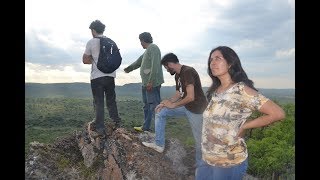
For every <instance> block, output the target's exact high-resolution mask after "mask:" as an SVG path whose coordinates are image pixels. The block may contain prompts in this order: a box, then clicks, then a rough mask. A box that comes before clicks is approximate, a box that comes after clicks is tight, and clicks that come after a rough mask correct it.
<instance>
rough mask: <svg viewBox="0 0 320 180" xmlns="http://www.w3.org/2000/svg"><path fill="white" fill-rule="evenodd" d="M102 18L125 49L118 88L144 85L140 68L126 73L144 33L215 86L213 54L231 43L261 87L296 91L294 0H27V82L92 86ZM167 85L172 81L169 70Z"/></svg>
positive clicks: (141, 51) (250, 77)
mask: <svg viewBox="0 0 320 180" xmlns="http://www.w3.org/2000/svg"><path fill="white" fill-rule="evenodd" d="M96 19H99V20H101V22H103V23H104V24H105V25H106V30H105V32H104V35H106V36H109V37H110V38H112V39H113V40H114V41H115V42H116V43H117V45H118V46H119V48H120V52H121V54H122V58H123V61H122V65H121V66H120V68H119V69H118V70H117V77H116V81H115V82H116V85H123V84H127V83H139V82H141V79H140V75H139V69H137V70H134V71H132V72H131V73H129V74H127V73H124V71H123V69H124V68H125V67H127V66H128V65H129V64H131V63H132V62H134V61H135V60H136V59H137V58H138V57H139V56H140V55H141V54H142V53H143V52H144V49H143V48H142V47H141V45H140V41H139V38H138V36H139V34H140V33H142V32H150V33H151V35H152V37H153V42H154V43H155V44H157V45H158V46H159V48H160V50H161V55H162V56H163V55H165V54H166V53H169V52H173V53H175V54H176V55H177V56H178V58H179V60H180V63H181V64H185V65H189V66H192V67H194V68H195V69H196V70H197V71H198V73H199V75H200V78H201V82H202V85H203V86H210V84H211V80H210V78H209V76H208V74H207V61H208V57H209V53H210V51H211V50H212V49H213V48H215V47H217V46H220V45H224V46H229V47H231V48H232V49H234V50H235V51H236V53H237V54H238V56H239V57H240V60H241V63H242V66H243V68H244V70H245V71H246V73H247V75H248V76H249V79H251V80H253V81H254V83H255V87H257V88H295V2H294V0H196V1H195V0H158V1H154V0H111V1H110V0H90V1H89V0H27V1H25V82H37V83H60V82H87V83H89V82H90V71H91V65H86V64H83V63H82V55H83V52H84V50H85V45H86V42H87V41H88V40H90V39H91V38H92V35H91V31H90V29H89V25H90V23H91V22H92V21H94V20H96ZM163 73H164V78H165V83H164V84H163V85H164V86H172V85H174V78H173V76H171V75H170V74H169V73H168V72H166V70H165V69H164V68H163Z"/></svg>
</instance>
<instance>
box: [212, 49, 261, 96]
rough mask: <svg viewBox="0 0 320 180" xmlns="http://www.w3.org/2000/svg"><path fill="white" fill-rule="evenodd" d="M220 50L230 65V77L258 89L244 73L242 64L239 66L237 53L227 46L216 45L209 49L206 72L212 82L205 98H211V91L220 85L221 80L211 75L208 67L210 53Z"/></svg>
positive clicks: (236, 81) (234, 80)
mask: <svg viewBox="0 0 320 180" xmlns="http://www.w3.org/2000/svg"><path fill="white" fill-rule="evenodd" d="M216 50H218V51H220V52H221V54H222V56H223V58H224V59H225V60H226V61H227V64H228V65H230V68H229V70H228V72H229V74H230V76H231V79H232V81H233V82H235V83H238V82H241V81H242V82H244V83H245V84H246V85H247V86H249V87H251V88H252V89H254V90H256V91H258V90H257V89H256V88H255V87H254V86H253V84H254V83H253V81H252V80H250V79H249V78H248V76H247V74H246V72H245V71H244V70H243V68H242V66H241V62H240V59H239V57H238V55H237V53H236V52H235V51H234V50H233V49H231V48H229V47H227V46H218V47H216V48H214V49H212V50H211V52H210V54H209V58H208V74H209V76H210V77H211V79H212V84H211V86H210V87H209V89H208V91H207V98H208V100H210V99H211V96H212V93H213V92H214V91H215V90H216V89H217V88H218V87H219V86H220V84H221V82H220V80H219V78H217V77H215V76H213V75H212V72H211V69H210V63H211V54H212V53H213V52H214V51H216Z"/></svg>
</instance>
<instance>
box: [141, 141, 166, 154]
mask: <svg viewBox="0 0 320 180" xmlns="http://www.w3.org/2000/svg"><path fill="white" fill-rule="evenodd" d="M142 144H143V145H145V146H147V147H149V148H152V149H154V150H156V151H157V152H159V153H162V152H163V151H164V147H161V146H158V145H156V144H155V143H148V142H142Z"/></svg>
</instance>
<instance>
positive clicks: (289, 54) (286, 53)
mask: <svg viewBox="0 0 320 180" xmlns="http://www.w3.org/2000/svg"><path fill="white" fill-rule="evenodd" d="M275 56H276V57H277V58H294V57H295V48H291V49H287V50H278V51H276V54H275Z"/></svg>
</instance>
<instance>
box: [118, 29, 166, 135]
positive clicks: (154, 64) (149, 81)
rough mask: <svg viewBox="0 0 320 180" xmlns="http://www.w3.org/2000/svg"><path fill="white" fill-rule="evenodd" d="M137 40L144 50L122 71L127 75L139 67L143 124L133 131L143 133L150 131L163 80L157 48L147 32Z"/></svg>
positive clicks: (159, 54) (159, 53)
mask: <svg viewBox="0 0 320 180" xmlns="http://www.w3.org/2000/svg"><path fill="white" fill-rule="evenodd" d="M139 39H140V43H141V46H142V47H143V49H146V50H145V51H144V53H143V54H142V55H141V56H140V57H139V58H138V59H137V60H136V61H135V62H133V63H132V64H131V65H129V66H128V67H126V68H124V71H125V72H126V73H129V72H131V71H133V70H135V69H137V68H139V67H140V76H141V79H142V100H143V103H144V106H143V112H144V123H143V126H140V127H134V129H135V130H137V131H140V132H143V131H150V127H151V120H152V118H153V116H154V110H155V108H156V106H157V105H158V104H160V101H161V97H160V88H161V84H162V83H164V80H163V72H162V65H161V52H160V49H159V47H158V46H157V45H156V44H153V39H152V36H151V34H150V33H149V32H143V33H141V34H140V35H139Z"/></svg>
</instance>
